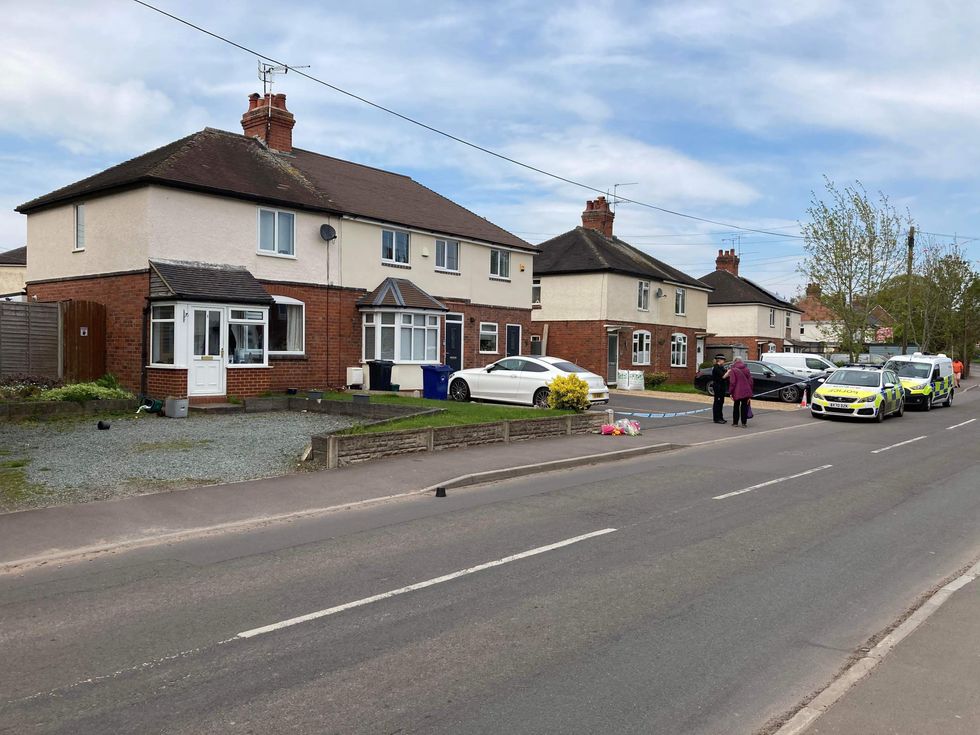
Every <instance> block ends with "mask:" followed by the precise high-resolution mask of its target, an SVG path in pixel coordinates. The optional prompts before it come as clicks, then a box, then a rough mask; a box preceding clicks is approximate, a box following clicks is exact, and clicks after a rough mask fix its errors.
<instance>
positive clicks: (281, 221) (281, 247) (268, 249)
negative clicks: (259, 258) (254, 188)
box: [259, 209, 296, 257]
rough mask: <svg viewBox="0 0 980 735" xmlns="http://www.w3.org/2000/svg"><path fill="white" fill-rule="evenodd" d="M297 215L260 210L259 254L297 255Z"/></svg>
mask: <svg viewBox="0 0 980 735" xmlns="http://www.w3.org/2000/svg"><path fill="white" fill-rule="evenodd" d="M295 230H296V215H294V214H293V213H292V212H280V211H279V210H277V209H259V253H262V254H264V255H285V256H288V257H292V256H293V255H294V254H295V244H294V237H295V235H294V233H295Z"/></svg>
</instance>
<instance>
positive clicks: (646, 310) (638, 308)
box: [636, 306, 650, 314]
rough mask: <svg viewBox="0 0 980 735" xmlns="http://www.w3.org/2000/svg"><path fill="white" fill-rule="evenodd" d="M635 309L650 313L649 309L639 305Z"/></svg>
mask: <svg viewBox="0 0 980 735" xmlns="http://www.w3.org/2000/svg"><path fill="white" fill-rule="evenodd" d="M636 310H637V311H642V312H643V313H644V314H649V313H650V310H649V309H641V308H640V307H639V306H637V307H636Z"/></svg>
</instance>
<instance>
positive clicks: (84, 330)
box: [78, 327, 88, 337]
mask: <svg viewBox="0 0 980 735" xmlns="http://www.w3.org/2000/svg"><path fill="white" fill-rule="evenodd" d="M78 333H79V334H80V335H81V336H83V337H88V327H79V329H78Z"/></svg>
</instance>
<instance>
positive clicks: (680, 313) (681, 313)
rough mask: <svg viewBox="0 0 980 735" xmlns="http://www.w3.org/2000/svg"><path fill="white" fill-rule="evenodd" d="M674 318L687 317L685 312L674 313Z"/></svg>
mask: <svg viewBox="0 0 980 735" xmlns="http://www.w3.org/2000/svg"><path fill="white" fill-rule="evenodd" d="M674 316H683V317H686V316H687V312H676V311H675V312H674Z"/></svg>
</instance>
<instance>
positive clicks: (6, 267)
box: [0, 246, 27, 301]
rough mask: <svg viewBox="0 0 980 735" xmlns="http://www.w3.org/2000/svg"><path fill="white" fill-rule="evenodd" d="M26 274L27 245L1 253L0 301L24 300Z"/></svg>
mask: <svg viewBox="0 0 980 735" xmlns="http://www.w3.org/2000/svg"><path fill="white" fill-rule="evenodd" d="M26 276H27V247H26V246H24V247H20V248H14V249H13V250H7V251H4V252H2V253H0V301H23V300H24V299H25V298H26V294H27V290H26V288H25V282H26Z"/></svg>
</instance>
